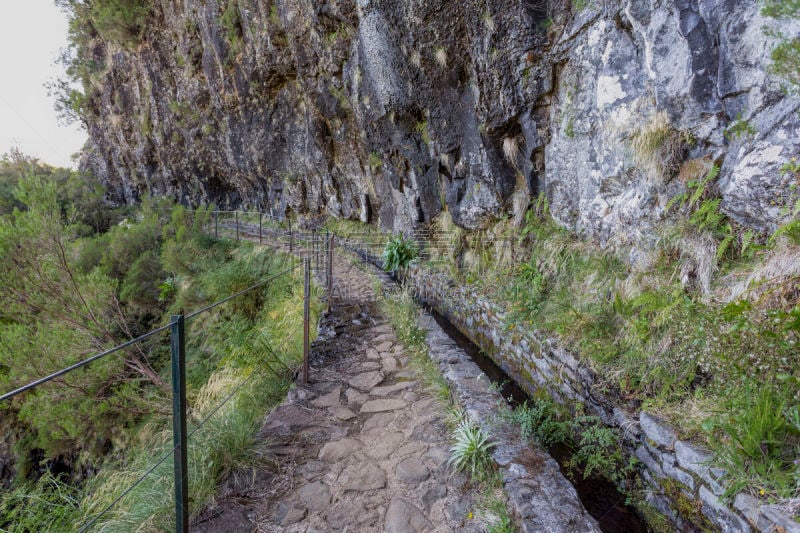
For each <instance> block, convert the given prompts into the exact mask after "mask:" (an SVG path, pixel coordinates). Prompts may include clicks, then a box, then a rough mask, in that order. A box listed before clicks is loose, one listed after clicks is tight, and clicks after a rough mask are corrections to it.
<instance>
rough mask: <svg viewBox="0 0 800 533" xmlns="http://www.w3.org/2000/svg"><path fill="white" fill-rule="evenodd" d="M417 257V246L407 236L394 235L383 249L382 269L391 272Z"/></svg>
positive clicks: (405, 265) (403, 266)
mask: <svg viewBox="0 0 800 533" xmlns="http://www.w3.org/2000/svg"><path fill="white" fill-rule="evenodd" d="M416 257H417V246H416V244H415V243H414V241H413V240H412V239H411V238H410V237H409V238H406V237H404V236H403V235H395V236H394V237H392V238H391V239H389V241H388V242H387V243H386V246H385V247H384V249H383V269H384V270H386V271H388V272H392V271H395V270H398V269H401V268H405V267H407V266H408V264H409V263H410V262H411V261H413V260H414V259H415V258H416Z"/></svg>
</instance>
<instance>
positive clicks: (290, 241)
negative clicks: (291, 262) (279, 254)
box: [289, 218, 294, 254]
mask: <svg viewBox="0 0 800 533" xmlns="http://www.w3.org/2000/svg"><path fill="white" fill-rule="evenodd" d="M293 244H294V237H293V236H292V219H291V218H290V219H289V253H290V254H291V253H293V250H292V248H293Z"/></svg>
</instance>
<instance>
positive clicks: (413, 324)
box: [381, 292, 451, 403]
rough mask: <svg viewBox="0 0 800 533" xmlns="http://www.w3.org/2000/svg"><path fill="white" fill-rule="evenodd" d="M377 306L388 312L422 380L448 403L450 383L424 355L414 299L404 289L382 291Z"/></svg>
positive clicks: (424, 346)
mask: <svg viewBox="0 0 800 533" xmlns="http://www.w3.org/2000/svg"><path fill="white" fill-rule="evenodd" d="M381 308H382V310H383V312H384V313H386V314H387V315H388V316H389V319H390V321H391V323H392V327H393V328H394V331H395V333H396V334H397V338H398V339H400V342H402V343H403V346H405V348H406V353H408V354H409V357H410V360H411V363H412V365H413V367H414V368H415V370H416V371H417V373H418V374H419V375H420V376H422V380H423V381H424V382H425V384H426V385H427V386H428V387H429V388H431V389H432V390H433V391H434V393H435V394H436V397H437V398H438V399H439V400H440V401H442V402H445V403H450V402H451V396H450V387H449V386H448V384H447V381H445V379H444V377H442V374H441V372H439V367H438V366H437V365H436V363H434V362H433V361H432V360H431V359H430V357H429V356H428V345H427V344H426V343H425V331H424V330H423V329H422V328H420V327H419V324H418V323H417V314H418V311H419V310H418V308H417V306H416V305H415V304H414V299H413V298H412V297H411V295H410V294H409V293H407V292H400V293H398V294H386V295H384V296H383V298H382V299H381Z"/></svg>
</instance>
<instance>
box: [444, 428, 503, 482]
mask: <svg viewBox="0 0 800 533" xmlns="http://www.w3.org/2000/svg"><path fill="white" fill-rule="evenodd" d="M452 437H453V441H455V443H454V444H453V446H452V447H451V448H450V459H448V461H447V462H448V464H450V465H451V466H453V467H454V468H455V469H456V471H458V472H468V473H469V475H470V477H471V478H472V479H475V480H482V479H486V478H487V477H488V476H489V474H490V473H491V472H492V470H493V468H494V461H493V460H492V455H491V453H490V452H491V449H492V448H493V447H494V446H495V443H494V442H492V441H491V440H490V439H489V435H487V434H486V433H485V432H484V431H483V430H482V429H481V428H480V427H479V426H477V425H476V424H473V423H472V422H470V421H469V420H467V419H463V420H462V421H461V423H460V424H459V425H458V427H457V428H456V429H455V431H454V432H453V435H452Z"/></svg>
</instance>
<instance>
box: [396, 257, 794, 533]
mask: <svg viewBox="0 0 800 533" xmlns="http://www.w3.org/2000/svg"><path fill="white" fill-rule="evenodd" d="M404 278H405V282H406V284H407V285H408V287H409V288H410V289H412V290H413V291H414V292H415V294H416V296H417V298H418V300H419V301H420V303H423V304H426V305H429V306H430V307H432V308H433V309H435V310H436V311H437V312H439V313H440V314H442V315H443V316H445V317H446V318H447V319H448V320H449V321H450V322H451V323H452V324H453V325H454V326H456V327H457V328H458V329H459V330H460V331H461V332H462V333H464V335H466V336H467V337H469V338H470V339H471V340H472V341H473V342H475V343H476V344H477V345H478V346H479V347H480V348H481V349H482V350H484V351H485V352H486V353H488V354H489V355H490V357H491V358H492V359H493V360H494V361H495V363H497V365H498V366H500V367H501V368H502V369H503V370H504V371H505V372H506V373H507V374H508V375H509V376H510V377H511V378H513V379H514V380H515V381H516V382H517V383H518V384H519V385H520V386H522V388H524V389H525V390H526V391H527V392H528V393H529V394H532V393H533V392H534V391H536V390H538V389H541V388H544V389H546V390H547V391H548V392H549V393H550V394H551V395H552V397H553V398H554V399H556V400H557V401H559V402H565V401H577V402H580V403H582V404H584V405H585V406H586V407H588V408H590V409H591V410H592V411H594V412H595V413H596V414H597V415H598V416H599V417H600V418H601V419H602V420H603V421H604V422H605V423H606V424H608V425H610V426H614V427H617V428H619V429H620V430H621V432H622V434H623V437H624V442H625V445H626V447H627V451H628V453H629V454H631V455H633V456H635V457H637V458H638V459H639V461H640V462H641V480H642V481H643V484H644V486H645V490H646V492H647V500H648V502H649V503H650V504H651V505H653V507H655V508H656V509H657V510H659V511H660V512H661V513H663V514H664V515H665V516H667V517H668V518H669V519H670V520H671V521H672V523H673V524H674V525H675V526H676V527H677V528H679V529H686V528H690V527H691V525H692V524H694V525H696V526H699V527H701V528H703V527H705V528H708V527H712V528H714V529H719V530H721V531H787V532H800V524H797V523H796V522H794V521H792V520H791V519H790V518H788V517H785V516H782V515H781V514H780V513H779V512H778V510H777V508H776V507H775V506H772V505H767V504H762V502H760V501H758V500H757V499H756V498H753V497H752V496H749V495H747V494H743V493H742V494H738V495H737V496H736V497H735V499H734V501H733V504H732V506H729V505H726V504H724V503H723V502H722V501H721V500H720V496H721V495H722V493H723V492H724V490H725V488H724V486H723V484H722V483H721V481H720V480H721V478H722V477H723V475H724V471H722V470H720V469H718V468H713V467H711V466H709V461H710V460H711V454H709V453H708V452H707V451H705V450H702V449H700V448H698V447H696V446H694V445H692V444H690V443H689V442H686V441H683V440H679V439H678V438H677V434H676V432H675V431H674V430H673V429H672V428H670V427H669V426H667V425H666V424H664V423H663V422H662V421H661V420H659V419H657V418H656V417H654V416H652V415H650V414H648V413H646V412H644V411H640V412H628V411H624V410H622V409H621V408H620V407H618V406H617V405H616V404H617V402H615V401H614V399H613V398H612V397H610V396H609V395H607V394H606V393H604V392H602V391H601V390H599V387H598V386H597V385H598V380H597V379H596V375H595V373H594V372H593V371H592V370H591V369H590V368H589V367H588V366H587V365H586V364H585V362H583V361H581V360H580V359H579V358H578V357H576V356H575V355H573V354H571V353H570V352H569V351H567V350H565V349H564V348H562V347H561V346H559V343H558V342H557V341H556V340H554V339H553V338H550V337H547V336H545V335H542V334H540V333H538V332H536V331H534V330H531V329H523V328H521V327H520V325H519V324H518V323H515V322H511V321H508V320H507V313H506V312H505V311H504V310H503V308H502V307H501V306H500V305H498V304H497V303H494V302H492V301H490V300H489V299H488V298H486V297H485V296H483V295H481V294H479V293H478V292H477V291H476V290H474V289H471V288H469V287H464V286H457V285H455V283H454V282H453V281H452V280H451V279H449V277H448V276H447V275H446V274H444V273H438V272H432V271H430V270H427V269H425V268H424V267H422V266H419V265H415V266H412V267H410V268H409V269H407V270H406V271H405V272H404Z"/></svg>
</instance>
